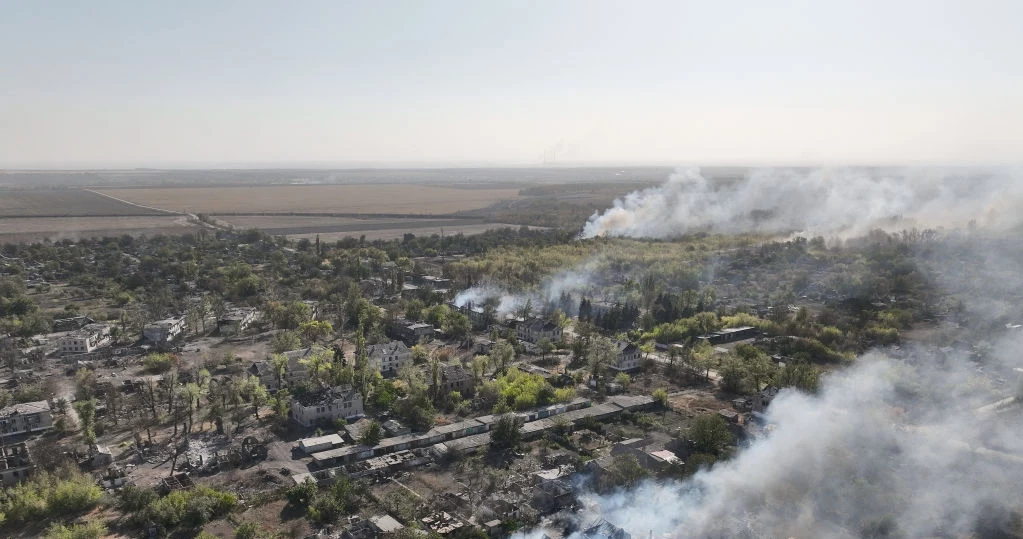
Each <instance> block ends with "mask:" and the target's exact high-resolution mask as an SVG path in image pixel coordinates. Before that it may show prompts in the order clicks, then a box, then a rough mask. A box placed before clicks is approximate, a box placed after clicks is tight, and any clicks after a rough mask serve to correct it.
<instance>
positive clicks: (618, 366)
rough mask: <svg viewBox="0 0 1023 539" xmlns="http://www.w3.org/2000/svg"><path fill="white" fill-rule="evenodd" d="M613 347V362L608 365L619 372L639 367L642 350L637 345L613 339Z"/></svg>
mask: <svg viewBox="0 0 1023 539" xmlns="http://www.w3.org/2000/svg"><path fill="white" fill-rule="evenodd" d="M615 348H616V350H617V355H616V356H615V362H614V363H612V364H611V365H608V367H610V368H611V369H614V370H616V371H619V372H627V371H634V370H636V369H638V368H639V359H640V356H641V355H642V352H641V351H640V349H639V347H638V346H636V345H635V344H633V343H631V342H629V341H615Z"/></svg>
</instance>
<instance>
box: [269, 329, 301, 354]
mask: <svg viewBox="0 0 1023 539" xmlns="http://www.w3.org/2000/svg"><path fill="white" fill-rule="evenodd" d="M300 346H302V341H301V340H300V339H299V338H298V335H296V334H294V333H293V332H291V331H281V332H279V333H277V334H276V335H274V336H273V337H270V351H271V352H273V353H274V354H280V353H283V352H287V351H289V350H297V349H298V347H300Z"/></svg>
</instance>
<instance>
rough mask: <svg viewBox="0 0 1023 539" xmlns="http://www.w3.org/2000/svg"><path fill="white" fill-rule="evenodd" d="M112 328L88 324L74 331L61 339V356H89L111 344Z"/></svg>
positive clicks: (104, 325)
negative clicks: (90, 353)
mask: <svg viewBox="0 0 1023 539" xmlns="http://www.w3.org/2000/svg"><path fill="white" fill-rule="evenodd" d="M110 340H111V339H110V326H108V325H106V324H88V325H86V326H85V327H83V328H82V329H79V330H75V331H72V332H71V333H68V334H67V335H65V336H64V337H62V338H61V339H60V353H61V355H68V354H88V353H89V352H92V351H94V350H96V349H97V348H100V347H103V346H106V345H108V344H110Z"/></svg>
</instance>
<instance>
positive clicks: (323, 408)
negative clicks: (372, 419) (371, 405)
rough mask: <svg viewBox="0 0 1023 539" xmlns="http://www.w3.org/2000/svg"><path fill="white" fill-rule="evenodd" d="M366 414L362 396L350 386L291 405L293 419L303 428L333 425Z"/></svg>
mask: <svg viewBox="0 0 1023 539" xmlns="http://www.w3.org/2000/svg"><path fill="white" fill-rule="evenodd" d="M364 414H365V411H364V410H363V406H362V395H360V394H359V392H358V391H355V390H354V389H352V388H351V387H349V386H337V387H334V388H330V389H326V390H323V391H319V392H316V393H312V394H309V395H305V396H303V397H302V398H301V399H298V400H296V401H295V402H293V403H292V404H291V417H292V419H294V420H295V422H297V423H298V424H299V425H302V426H303V427H311V426H313V425H315V424H317V423H319V422H328V423H333V422H334V421H336V420H338V419H348V418H352V417H359V416H362V415H364Z"/></svg>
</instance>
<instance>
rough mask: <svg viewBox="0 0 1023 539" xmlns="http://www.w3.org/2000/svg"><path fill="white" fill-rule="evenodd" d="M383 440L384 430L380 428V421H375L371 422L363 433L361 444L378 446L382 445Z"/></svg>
mask: <svg viewBox="0 0 1023 539" xmlns="http://www.w3.org/2000/svg"><path fill="white" fill-rule="evenodd" d="M381 438H383V429H382V428H381V427H380V423H379V422H378V421H376V420H373V421H370V423H369V425H366V429H365V430H363V431H362V436H361V437H360V438H359V443H360V444H362V445H371V446H372V445H377V444H378V443H380V439H381Z"/></svg>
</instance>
